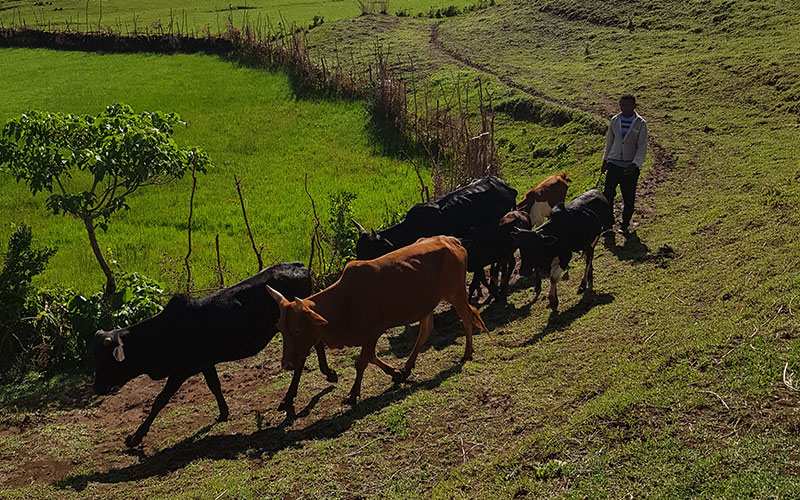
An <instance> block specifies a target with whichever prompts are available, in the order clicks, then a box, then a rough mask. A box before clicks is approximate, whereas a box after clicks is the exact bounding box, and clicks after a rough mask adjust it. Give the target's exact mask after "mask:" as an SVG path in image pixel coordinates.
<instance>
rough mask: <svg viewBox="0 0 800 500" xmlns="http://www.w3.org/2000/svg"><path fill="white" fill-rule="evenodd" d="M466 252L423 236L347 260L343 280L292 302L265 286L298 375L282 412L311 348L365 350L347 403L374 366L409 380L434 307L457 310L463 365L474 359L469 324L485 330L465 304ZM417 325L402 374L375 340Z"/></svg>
mask: <svg viewBox="0 0 800 500" xmlns="http://www.w3.org/2000/svg"><path fill="white" fill-rule="evenodd" d="M466 274H467V251H466V250H465V249H464V247H462V246H461V244H460V243H459V241H458V239H457V238H454V237H450V236H434V237H432V238H422V239H420V240H418V241H417V242H416V243H414V244H412V245H409V246H407V247H403V248H400V249H398V250H395V251H394V252H390V253H388V254H386V255H384V256H382V257H378V258H377V259H373V260H354V261H351V262H348V263H347V265H346V266H345V268H344V271H343V272H342V276H341V278H339V281H337V282H336V283H334V284H333V285H331V286H329V287H328V288H326V289H325V290H322V291H321V292H319V293H316V294H314V295H312V296H311V297H309V298H307V299H296V300H294V301H292V302H289V301H287V300H286V299H285V298H284V297H283V295H281V294H280V293H279V292H277V291H275V290H273V289H272V288H270V287H267V290H268V291H269V292H270V294H271V295H272V297H273V298H274V299H275V301H276V302H277V303H278V305H279V307H280V313H281V314H280V320H279V321H278V329H279V330H280V331H281V333H282V334H283V359H282V366H283V369H284V370H294V371H295V376H294V377H293V378H292V384H291V385H290V387H289V391H288V392H287V393H286V397H285V398H284V401H283V403H282V404H281V408H283V409H285V410H286V413H287V417H289V418H291V417H293V415H294V397H295V396H296V395H297V386H298V384H299V382H300V376H299V374H300V373H301V372H302V367H303V365H304V364H305V360H306V357H307V356H308V353H309V350H310V349H311V347H312V346H314V345H317V344H319V343H320V342H322V343H324V344H325V345H327V346H329V347H333V348H341V347H344V346H348V347H355V346H361V354H360V355H359V357H358V360H357V361H356V380H355V383H354V384H353V388H352V390H351V391H350V396H349V398H348V399H347V402H348V403H350V404H355V403H356V401H357V400H358V397H359V396H360V394H361V378H362V376H363V374H364V369H365V368H366V367H367V365H368V364H369V363H373V364H375V365H377V366H378V367H379V368H380V369H382V370H383V371H384V372H386V373H387V374H388V375H391V377H392V380H393V381H394V382H395V383H399V382H402V381H403V380H405V379H407V378H408V376H409V375H410V374H411V370H412V369H413V368H414V364H415V363H416V360H417V355H418V354H419V351H420V349H421V348H422V346H423V345H424V344H425V341H426V340H427V338H428V335H429V334H430V332H431V329H432V328H433V310H434V308H435V307H436V306H437V305H438V304H439V303H440V302H441V301H443V300H444V301H446V302H449V303H450V304H452V305H453V307H454V308H455V310H456V312H457V313H458V315H459V317H460V318H461V322H462V324H463V325H464V330H465V331H466V346H465V348H464V358H463V359H465V360H468V359H472V352H473V350H472V325H473V323H474V324H475V325H476V326H478V327H479V328H480V329H481V330H483V331H487V330H486V325H485V324H484V323H483V319H481V316H480V314H479V313H478V310H477V309H475V308H474V307H472V306H471V305H469V303H468V302H467V290H466V288H465V286H464V282H465V280H466ZM415 321H419V322H420V323H419V335H418V336H417V341H416V344H415V345H414V349H413V350H412V352H411V355H410V356H409V358H408V360H407V361H406V363H405V366H404V367H403V369H402V370H398V369H396V368H394V367H392V366H390V365H388V364H386V363H385V362H383V361H382V360H380V359H379V358H378V356H377V354H376V353H375V345H376V344H377V342H378V338H379V337H380V336H381V334H382V333H383V332H384V331H386V330H387V329H388V328H392V327H395V326H400V325H406V324H409V323H413V322H415Z"/></svg>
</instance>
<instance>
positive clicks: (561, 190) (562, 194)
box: [517, 172, 572, 228]
mask: <svg viewBox="0 0 800 500" xmlns="http://www.w3.org/2000/svg"><path fill="white" fill-rule="evenodd" d="M570 182H572V180H570V179H569V178H567V173H566V172H561V173H560V174H556V175H551V176H550V177H548V178H547V179H545V180H543V181H542V182H541V183H540V184H539V185H538V186H536V187H535V188H532V189H529V190H528V192H527V193H525V198H523V199H522V201H521V202H519V203H518V204H517V210H520V211H522V212H527V213H528V214H530V216H531V226H532V227H534V228H535V227H538V226H539V225H541V224H542V223H543V222H544V219H545V217H549V216H550V212H552V211H553V207H555V206H556V205H560V204H563V203H564V200H566V198H567V189H568V188H569V183H570Z"/></svg>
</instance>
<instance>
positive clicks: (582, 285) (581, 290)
mask: <svg viewBox="0 0 800 500" xmlns="http://www.w3.org/2000/svg"><path fill="white" fill-rule="evenodd" d="M585 291H586V285H584V284H583V283H581V286H579V287H578V295H583V292H585Z"/></svg>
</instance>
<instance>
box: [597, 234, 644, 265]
mask: <svg viewBox="0 0 800 500" xmlns="http://www.w3.org/2000/svg"><path fill="white" fill-rule="evenodd" d="M603 246H604V247H606V249H607V250H608V251H609V252H611V253H612V254H614V255H615V256H616V257H617V258H618V259H619V260H629V261H631V262H633V263H634V264H639V263H642V262H645V261H646V260H647V257H648V255H649V254H650V249H649V248H648V247H647V245H645V244H644V242H642V240H640V239H639V235H638V234H637V233H631V234H629V235H628V236H626V237H624V238H623V244H622V246H619V245H617V235H616V234H614V233H613V232H611V231H609V232H607V233H606V234H605V235H604V236H603Z"/></svg>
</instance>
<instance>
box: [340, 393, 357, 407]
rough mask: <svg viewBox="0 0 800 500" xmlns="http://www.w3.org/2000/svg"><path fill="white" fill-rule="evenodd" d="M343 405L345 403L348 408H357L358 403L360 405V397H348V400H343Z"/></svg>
mask: <svg viewBox="0 0 800 500" xmlns="http://www.w3.org/2000/svg"><path fill="white" fill-rule="evenodd" d="M342 403H344V404H346V405H348V406H355V405H356V403H358V396H353V395H352V394H351V395H350V396H347V397H346V398H344V399H343V400H342Z"/></svg>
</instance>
